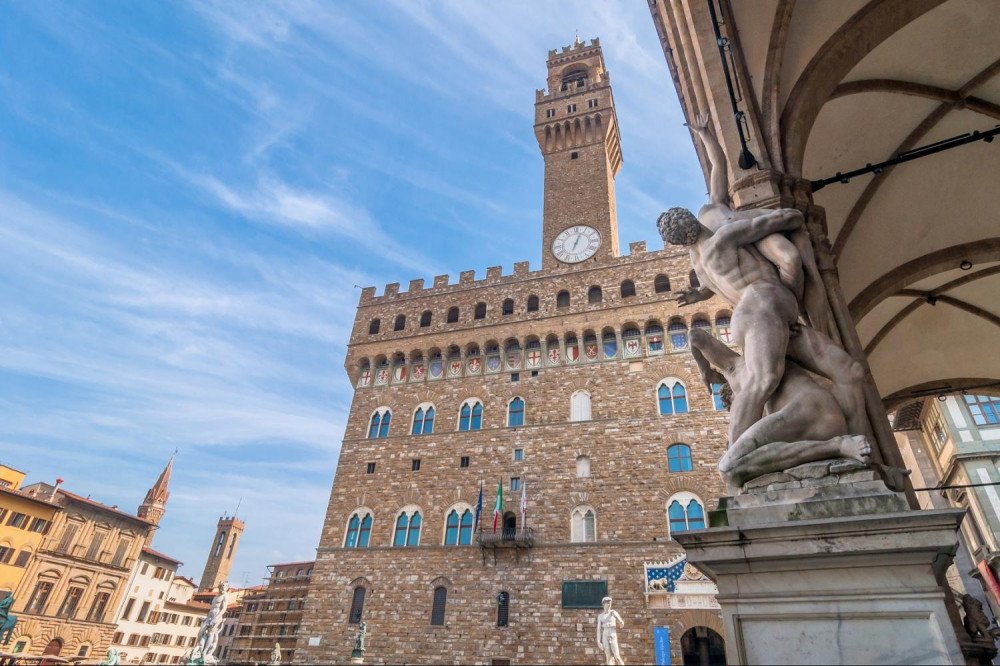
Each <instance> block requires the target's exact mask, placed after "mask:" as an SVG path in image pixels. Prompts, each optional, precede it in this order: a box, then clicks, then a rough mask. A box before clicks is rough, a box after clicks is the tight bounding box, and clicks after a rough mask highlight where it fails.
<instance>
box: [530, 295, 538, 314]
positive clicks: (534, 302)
mask: <svg viewBox="0 0 1000 666" xmlns="http://www.w3.org/2000/svg"><path fill="white" fill-rule="evenodd" d="M528 312H538V296H535V295H534V294H532V295H531V296H528Z"/></svg>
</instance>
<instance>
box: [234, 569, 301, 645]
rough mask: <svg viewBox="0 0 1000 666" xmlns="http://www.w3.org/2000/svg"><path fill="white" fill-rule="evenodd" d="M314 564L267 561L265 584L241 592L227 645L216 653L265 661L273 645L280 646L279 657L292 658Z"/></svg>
mask: <svg viewBox="0 0 1000 666" xmlns="http://www.w3.org/2000/svg"><path fill="white" fill-rule="evenodd" d="M314 565H315V562H287V563H284V564H271V565H268V567H267V568H268V571H269V573H270V575H269V576H268V579H267V585H266V586H264V587H263V589H260V590H256V592H255V593H254V594H253V595H247V596H244V598H243V603H242V610H241V612H240V615H239V621H238V623H237V626H236V627H234V628H233V629H232V630H231V633H230V635H231V637H232V638H231V640H230V641H229V645H228V647H229V649H228V650H223V651H222V652H220V654H219V657H221V658H222V659H224V660H227V661H230V662H233V663H262V664H266V663H269V662H270V660H271V652H272V651H273V650H274V649H275V647H280V650H281V660H282V661H283V662H286V663H287V662H291V661H292V659H293V658H294V656H295V643H296V638H297V636H298V632H299V627H300V625H301V622H302V612H303V610H304V609H305V606H306V595H307V593H308V591H309V583H310V581H311V580H312V574H313V566H314ZM220 643H221V641H220Z"/></svg>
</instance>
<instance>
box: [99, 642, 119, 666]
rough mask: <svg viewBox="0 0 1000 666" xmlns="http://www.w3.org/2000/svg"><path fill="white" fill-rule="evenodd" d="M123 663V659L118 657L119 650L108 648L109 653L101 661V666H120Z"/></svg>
mask: <svg viewBox="0 0 1000 666" xmlns="http://www.w3.org/2000/svg"><path fill="white" fill-rule="evenodd" d="M120 663H121V657H120V656H119V655H118V649H117V648H113V647H111V648H108V653H107V655H106V656H105V657H104V660H103V661H101V663H100V665H99V666H118V665H119V664H120Z"/></svg>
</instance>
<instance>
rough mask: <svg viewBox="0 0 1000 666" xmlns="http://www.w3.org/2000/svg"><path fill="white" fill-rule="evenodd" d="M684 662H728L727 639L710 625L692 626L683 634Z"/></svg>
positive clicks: (682, 654) (682, 652) (682, 653)
mask: <svg viewBox="0 0 1000 666" xmlns="http://www.w3.org/2000/svg"><path fill="white" fill-rule="evenodd" d="M681 656H682V657H683V658H684V659H683V661H682V662H681V663H684V664H724V663H726V641H724V640H723V639H722V636H720V635H719V634H717V633H716V632H714V631H712V630H711V629H709V628H708V627H691V628H690V629H688V630H687V631H685V632H684V634H683V635H682V636H681Z"/></svg>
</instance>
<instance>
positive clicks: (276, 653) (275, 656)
mask: <svg viewBox="0 0 1000 666" xmlns="http://www.w3.org/2000/svg"><path fill="white" fill-rule="evenodd" d="M269 663H272V664H280V663H281V643H275V644H274V649H273V650H271V661H270V662H269Z"/></svg>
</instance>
